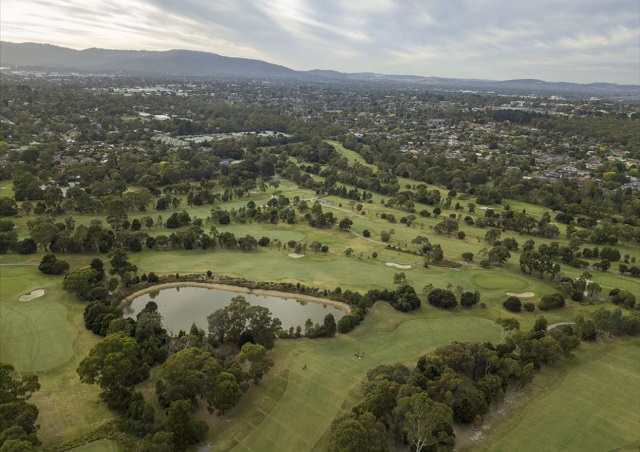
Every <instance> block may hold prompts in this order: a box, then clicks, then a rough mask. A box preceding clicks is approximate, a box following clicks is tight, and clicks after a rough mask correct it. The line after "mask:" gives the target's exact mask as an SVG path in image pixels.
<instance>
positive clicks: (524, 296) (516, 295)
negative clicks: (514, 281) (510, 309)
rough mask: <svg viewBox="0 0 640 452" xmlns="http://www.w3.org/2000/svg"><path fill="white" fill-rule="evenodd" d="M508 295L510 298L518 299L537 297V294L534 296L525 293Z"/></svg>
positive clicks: (508, 293) (531, 293)
mask: <svg viewBox="0 0 640 452" xmlns="http://www.w3.org/2000/svg"><path fill="white" fill-rule="evenodd" d="M507 295H509V296H510V297H518V298H531V297H535V295H536V294H534V293H533V292H523V293H513V292H507Z"/></svg>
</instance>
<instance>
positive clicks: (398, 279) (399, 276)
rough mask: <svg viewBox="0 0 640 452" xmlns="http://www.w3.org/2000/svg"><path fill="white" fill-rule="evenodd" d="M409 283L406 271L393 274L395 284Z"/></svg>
mask: <svg viewBox="0 0 640 452" xmlns="http://www.w3.org/2000/svg"><path fill="white" fill-rule="evenodd" d="M406 284H407V275H405V274H404V272H400V273H395V274H394V275H393V285H394V286H396V288H397V287H402V286H405V285H406Z"/></svg>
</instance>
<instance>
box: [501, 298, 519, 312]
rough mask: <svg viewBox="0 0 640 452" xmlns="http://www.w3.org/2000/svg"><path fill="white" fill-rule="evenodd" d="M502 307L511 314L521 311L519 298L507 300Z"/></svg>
mask: <svg viewBox="0 0 640 452" xmlns="http://www.w3.org/2000/svg"><path fill="white" fill-rule="evenodd" d="M502 306H504V308H505V309H506V310H507V311H511V312H520V311H521V310H522V302H521V301H520V298H518V297H513V296H511V297H509V298H507V299H506V300H505V302H504V303H502Z"/></svg>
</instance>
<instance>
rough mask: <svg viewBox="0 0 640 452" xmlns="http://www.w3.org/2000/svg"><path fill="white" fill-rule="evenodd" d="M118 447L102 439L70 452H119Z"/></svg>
mask: <svg viewBox="0 0 640 452" xmlns="http://www.w3.org/2000/svg"><path fill="white" fill-rule="evenodd" d="M119 450H120V449H118V445H117V444H116V443H115V442H113V441H110V440H108V439H101V440H98V441H94V442H92V443H89V444H85V445H83V446H79V447H75V448H73V449H70V450H69V451H68V452H118V451H119Z"/></svg>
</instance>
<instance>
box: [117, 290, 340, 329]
mask: <svg viewBox="0 0 640 452" xmlns="http://www.w3.org/2000/svg"><path fill="white" fill-rule="evenodd" d="M238 295H242V296H243V297H244V298H245V299H246V300H247V302H249V304H250V305H252V306H264V307H266V308H269V310H270V311H271V314H272V315H273V317H277V318H279V319H280V321H281V322H282V328H283V329H286V330H288V329H289V328H290V327H294V328H295V327H297V326H298V325H299V326H301V327H302V329H303V331H304V322H305V321H306V320H307V319H311V320H312V321H313V323H314V324H315V323H320V324H322V322H323V321H324V317H325V316H326V315H327V314H328V313H331V314H333V316H334V317H335V319H336V322H337V321H338V320H340V319H341V318H342V317H343V316H344V315H345V313H344V312H343V311H341V310H340V309H338V308H336V307H334V306H331V305H328V304H325V303H321V302H317V303H316V302H311V301H310V302H307V301H299V300H295V299H293V298H291V299H286V298H278V297H272V296H262V295H254V294H246V293H237V292H231V291H227V290H219V289H207V288H205V287H172V288H166V289H159V290H156V291H153V292H149V293H145V294H143V295H140V296H139V297H137V298H135V299H134V300H133V302H131V304H130V305H129V306H127V307H125V308H124V316H125V317H132V318H134V319H135V317H136V315H137V314H138V312H140V311H141V310H142V309H144V307H145V306H146V304H147V303H148V302H149V301H154V302H155V303H156V304H157V305H158V312H159V313H160V314H162V317H163V318H164V327H165V328H166V329H167V331H169V333H170V334H177V333H178V332H179V331H180V330H184V331H189V329H190V328H191V325H192V324H193V323H194V322H195V324H196V325H197V326H198V327H199V328H202V329H203V330H205V331H208V324H207V316H208V315H209V314H211V313H212V312H214V311H216V310H217V309H222V308H224V307H225V306H226V305H228V304H229V303H230V302H231V299H232V298H233V297H235V296H238Z"/></svg>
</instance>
